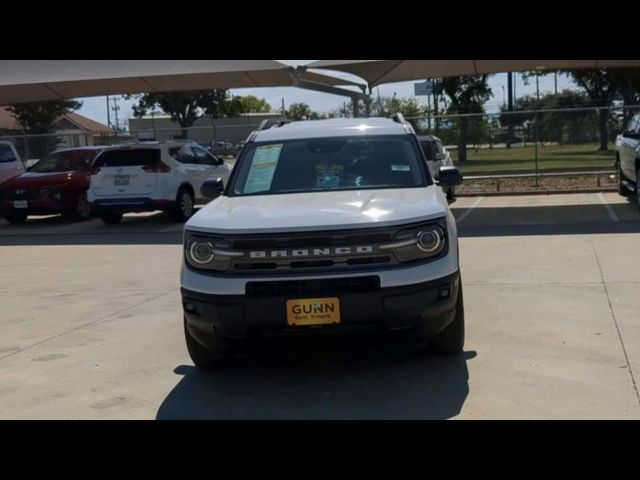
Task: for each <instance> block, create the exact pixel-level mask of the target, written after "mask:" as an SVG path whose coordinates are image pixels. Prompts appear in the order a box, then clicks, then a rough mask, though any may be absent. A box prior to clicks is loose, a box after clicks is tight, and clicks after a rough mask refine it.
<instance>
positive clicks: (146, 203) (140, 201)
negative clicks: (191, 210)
mask: <svg viewBox="0 0 640 480" xmlns="http://www.w3.org/2000/svg"><path fill="white" fill-rule="evenodd" d="M92 206H93V210H94V212H95V213H96V214H98V215H100V214H101V213H111V212H113V213H137V212H154V211H156V210H163V211H166V210H169V209H170V208H171V206H172V202H171V201H170V200H155V199H152V198H146V197H140V198H110V199H97V200H94V202H93V204H92Z"/></svg>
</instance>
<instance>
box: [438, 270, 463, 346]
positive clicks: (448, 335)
mask: <svg viewBox="0 0 640 480" xmlns="http://www.w3.org/2000/svg"><path fill="white" fill-rule="evenodd" d="M431 347H432V348H433V351H434V352H436V353H440V354H442V355H455V354H456V353H460V352H462V349H463V348H464V302H463V298H462V280H461V283H460V289H459V290H458V298H457V299H456V315H455V317H454V318H453V321H452V322H451V323H450V324H449V325H447V327H446V328H445V329H444V330H442V332H440V333H439V334H438V336H437V337H435V338H434V339H433V340H431Z"/></svg>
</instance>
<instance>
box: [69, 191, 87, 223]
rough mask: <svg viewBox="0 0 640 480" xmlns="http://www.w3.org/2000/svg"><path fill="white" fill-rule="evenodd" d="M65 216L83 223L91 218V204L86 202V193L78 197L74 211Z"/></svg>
mask: <svg viewBox="0 0 640 480" xmlns="http://www.w3.org/2000/svg"><path fill="white" fill-rule="evenodd" d="M65 216H66V217H67V218H69V219H70V220H73V221H76V222H83V221H85V220H87V219H88V218H89V217H90V216H91V204H90V203H89V200H87V193H86V192H84V193H81V194H80V195H78V197H77V198H76V204H75V207H74V209H73V210H72V211H71V212H69V213H67V214H66V215H65Z"/></svg>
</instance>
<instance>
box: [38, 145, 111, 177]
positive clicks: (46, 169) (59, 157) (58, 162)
mask: <svg viewBox="0 0 640 480" xmlns="http://www.w3.org/2000/svg"><path fill="white" fill-rule="evenodd" d="M98 152H99V151H98V150H69V151H66V152H55V153H52V154H50V155H49V156H47V157H45V158H43V159H42V160H40V161H39V162H38V163H36V164H35V165H34V166H33V167H31V169H30V171H31V172H36V173H53V172H69V171H80V170H89V169H90V168H91V165H92V163H93V160H94V159H95V158H96V155H97V154H98Z"/></svg>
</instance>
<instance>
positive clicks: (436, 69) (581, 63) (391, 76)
mask: <svg viewBox="0 0 640 480" xmlns="http://www.w3.org/2000/svg"><path fill="white" fill-rule="evenodd" d="M603 67H640V60H319V61H317V62H313V63H310V64H308V65H306V68H319V69H326V70H336V71H341V72H346V73H351V74H353V75H357V76H358V77H360V78H363V79H364V80H366V81H367V83H368V84H369V86H370V87H374V86H376V85H380V84H382V83H392V82H403V81H409V80H422V79H425V78H438V77H453V76H458V75H474V74H481V73H499V72H523V71H528V70H555V69H578V68H603Z"/></svg>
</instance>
